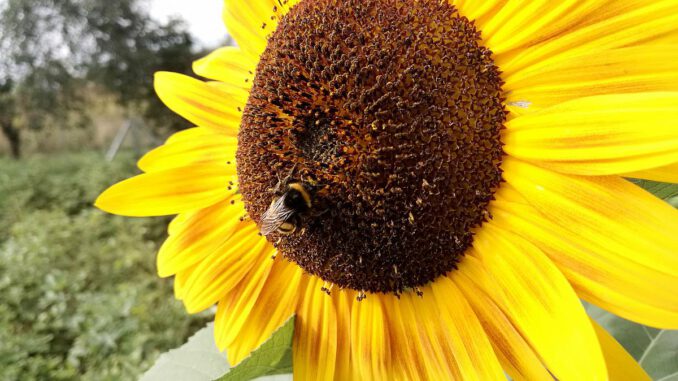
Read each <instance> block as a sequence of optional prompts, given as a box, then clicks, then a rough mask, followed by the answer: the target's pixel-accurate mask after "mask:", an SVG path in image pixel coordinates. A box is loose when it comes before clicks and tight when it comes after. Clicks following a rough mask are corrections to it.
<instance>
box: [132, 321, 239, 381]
mask: <svg viewBox="0 0 678 381" xmlns="http://www.w3.org/2000/svg"><path fill="white" fill-rule="evenodd" d="M229 368H230V367H229V365H228V361H227V360H226V355H225V354H223V353H220V352H219V350H218V349H217V347H216V345H215V343H214V324H212V323H210V324H208V325H207V327H205V328H203V329H201V330H200V331H198V332H197V333H196V334H195V335H193V336H192V337H191V338H189V339H188V342H187V343H186V344H184V345H182V346H181V347H179V348H176V349H173V350H171V351H169V352H166V353H163V354H162V355H161V356H160V358H158V360H157V361H156V362H155V364H154V365H153V367H152V368H151V369H150V370H148V371H147V372H146V373H145V374H144V375H143V376H142V377H141V381H173V380H176V381H179V380H191V381H210V380H213V379H215V378H217V377H219V376H221V375H223V374H224V373H226V372H228V370H229Z"/></svg>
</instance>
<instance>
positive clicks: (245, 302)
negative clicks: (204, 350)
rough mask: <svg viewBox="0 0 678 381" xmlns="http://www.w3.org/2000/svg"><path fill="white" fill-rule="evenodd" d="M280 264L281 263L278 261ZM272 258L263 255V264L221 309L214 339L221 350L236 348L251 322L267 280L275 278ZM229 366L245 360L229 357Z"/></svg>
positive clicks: (215, 326) (249, 273) (222, 301)
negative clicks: (248, 323)
mask: <svg viewBox="0 0 678 381" xmlns="http://www.w3.org/2000/svg"><path fill="white" fill-rule="evenodd" d="M276 260H279V259H276ZM274 262H275V261H272V260H271V258H270V257H266V256H264V255H261V256H260V258H259V261H258V262H257V263H256V264H255V265H254V266H253V267H252V269H251V270H250V271H249V272H248V273H247V275H246V276H245V277H244V278H243V279H242V281H241V282H240V283H239V284H238V286H237V287H236V288H235V289H233V290H231V292H229V293H228V294H227V295H225V296H224V297H223V298H222V299H221V300H220V301H219V304H218V305H217V314H216V316H215V317H214V339H215V341H216V344H217V347H218V348H219V350H222V351H223V350H224V349H227V353H228V352H229V351H230V348H231V347H232V346H233V345H236V346H237V344H235V343H236V341H237V340H238V333H239V332H240V331H241V330H242V327H243V326H244V325H245V323H247V320H248V319H249V318H250V314H251V312H252V309H253V308H254V304H255V303H256V301H257V299H259V295H260V294H261V292H262V290H263V288H264V285H265V284H266V280H267V279H268V277H269V276H270V274H271V270H272V268H273V264H274ZM228 356H229V362H230V363H231V365H233V366H235V365H237V364H238V363H239V362H240V361H242V360H243V359H244V357H242V356H241V357H235V356H232V355H231V354H230V353H228Z"/></svg>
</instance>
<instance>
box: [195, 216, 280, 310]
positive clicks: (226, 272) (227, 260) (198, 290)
mask: <svg viewBox="0 0 678 381" xmlns="http://www.w3.org/2000/svg"><path fill="white" fill-rule="evenodd" d="M243 225H244V226H242V228H241V229H240V231H238V232H237V233H235V234H234V235H233V236H231V238H230V239H228V240H226V241H225V242H223V243H222V244H221V245H220V246H219V247H218V248H217V249H216V250H215V251H214V252H212V253H210V254H209V255H208V256H207V257H205V258H204V259H203V260H202V261H201V262H200V263H199V264H198V266H197V267H196V268H195V271H194V272H193V274H191V277H190V278H188V280H187V282H186V286H185V288H186V292H185V294H184V297H183V301H184V305H185V306H186V310H187V311H188V312H189V313H196V312H200V311H203V310H205V309H207V308H209V307H211V306H212V305H213V304H215V303H216V302H217V301H219V300H220V299H221V298H223V297H224V296H225V295H227V294H228V293H229V292H230V291H231V290H233V289H234V288H235V286H236V285H237V284H238V283H240V281H241V280H243V279H244V278H245V275H246V274H247V273H248V272H250V270H251V269H252V268H255V267H261V266H262V263H263V262H265V261H271V256H272V255H274V254H275V248H273V246H272V245H270V244H269V243H268V241H266V238H264V237H261V236H259V235H258V233H259V229H258V228H257V226H256V225H255V224H254V223H253V222H251V221H250V222H249V223H243Z"/></svg>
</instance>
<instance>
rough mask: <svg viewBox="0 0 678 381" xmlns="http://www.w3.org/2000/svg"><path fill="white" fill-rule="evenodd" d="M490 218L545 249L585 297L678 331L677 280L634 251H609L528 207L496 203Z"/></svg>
mask: <svg viewBox="0 0 678 381" xmlns="http://www.w3.org/2000/svg"><path fill="white" fill-rule="evenodd" d="M491 213H492V215H493V218H494V219H493V222H494V223H496V224H498V225H500V226H502V227H505V228H506V229H510V230H512V231H513V232H515V233H516V234H519V235H521V236H523V237H524V238H525V239H526V240H528V241H530V242H532V243H534V244H535V245H537V246H538V247H539V248H540V249H542V250H543V251H544V253H546V255H548V257H549V258H550V259H551V260H552V261H553V262H554V263H555V264H556V266H558V268H559V269H560V270H561V271H562V272H563V274H564V275H565V277H566V278H567V279H568V281H569V282H570V283H571V284H572V286H573V287H574V288H575V290H576V291H577V294H578V295H579V296H580V297H581V298H583V299H585V300H587V301H589V302H591V303H594V304H597V305H599V306H601V307H602V308H605V309H606V310H608V311H611V312H613V313H615V314H617V315H620V316H622V317H624V318H627V319H630V320H633V321H637V322H640V323H643V324H646V325H650V326H655V327H662V328H678V275H676V274H667V273H663V272H659V271H656V270H654V269H652V265H648V263H647V262H649V259H650V258H647V257H645V256H644V255H638V251H636V248H634V247H629V248H626V249H625V252H621V251H620V249H619V248H615V249H610V248H608V246H607V245H606V244H605V242H604V241H602V242H599V241H593V240H590V239H587V238H585V237H581V236H579V235H577V234H576V233H574V232H573V231H572V230H571V229H570V225H568V224H564V225H559V224H558V223H557V221H558V220H554V221H551V220H549V219H548V218H547V217H545V216H544V215H542V214H541V213H539V212H538V211H537V210H536V209H534V208H533V207H531V206H529V205H525V204H517V203H512V202H508V201H504V200H502V199H498V200H497V201H495V202H494V203H493V208H492V210H491ZM631 258H633V260H631Z"/></svg>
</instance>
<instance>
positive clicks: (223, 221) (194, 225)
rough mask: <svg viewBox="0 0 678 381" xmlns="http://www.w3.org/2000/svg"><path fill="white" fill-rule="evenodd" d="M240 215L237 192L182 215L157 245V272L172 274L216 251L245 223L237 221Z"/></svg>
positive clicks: (241, 210) (243, 210) (240, 203)
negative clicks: (183, 217) (167, 235)
mask: <svg viewBox="0 0 678 381" xmlns="http://www.w3.org/2000/svg"><path fill="white" fill-rule="evenodd" d="M244 214H245V209H244V206H243V204H242V202H241V201H240V195H233V196H231V197H229V198H228V199H226V200H224V201H221V202H219V203H217V204H214V205H212V206H209V207H207V208H205V209H202V210H199V211H197V212H193V213H187V214H184V215H185V216H186V217H185V218H186V219H185V220H184V221H182V222H181V227H176V228H173V229H171V231H170V235H169V237H168V238H167V240H165V242H164V243H163V244H162V246H161V247H160V250H159V252H158V258H157V265H158V275H160V276H161V277H167V276H171V275H174V274H176V273H178V272H180V271H182V270H184V269H185V268H188V267H191V266H193V265H194V264H196V263H198V262H200V261H201V260H203V259H204V258H205V257H207V256H208V255H210V254H211V253H213V252H214V251H216V250H218V249H219V248H220V247H221V246H222V245H223V244H224V242H226V241H227V240H229V239H230V238H231V236H233V234H234V233H235V232H236V231H238V230H239V229H241V228H242V227H243V225H245V223H244V222H242V221H241V220H240V219H241V218H242V216H243V215H244Z"/></svg>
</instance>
